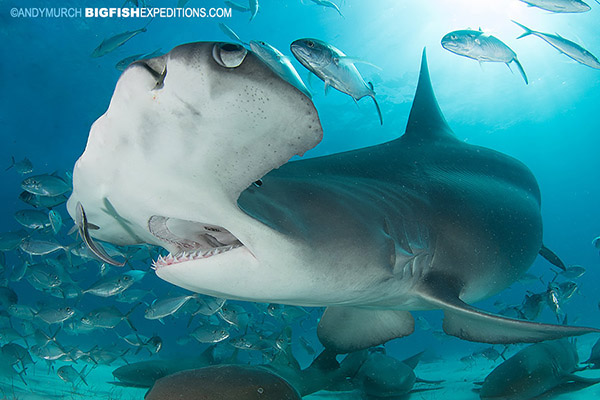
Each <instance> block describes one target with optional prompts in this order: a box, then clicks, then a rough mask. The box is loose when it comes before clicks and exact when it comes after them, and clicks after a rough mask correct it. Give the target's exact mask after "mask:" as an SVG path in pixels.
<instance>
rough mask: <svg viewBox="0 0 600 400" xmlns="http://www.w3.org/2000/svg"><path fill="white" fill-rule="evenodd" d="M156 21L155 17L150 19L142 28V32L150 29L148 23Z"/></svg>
mask: <svg viewBox="0 0 600 400" xmlns="http://www.w3.org/2000/svg"><path fill="white" fill-rule="evenodd" d="M152 21H154V17H152V18H150V21H148V23H147V24H146V25H144V27H143V28H142V29H141V31H142V32H146V31H147V30H148V25H150V23H151V22H152Z"/></svg>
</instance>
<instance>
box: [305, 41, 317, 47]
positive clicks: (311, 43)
mask: <svg viewBox="0 0 600 400" xmlns="http://www.w3.org/2000/svg"><path fill="white" fill-rule="evenodd" d="M306 45H307V46H308V47H310V48H311V49H312V48H314V47H315V42H313V41H312V40H309V41H307V42H306Z"/></svg>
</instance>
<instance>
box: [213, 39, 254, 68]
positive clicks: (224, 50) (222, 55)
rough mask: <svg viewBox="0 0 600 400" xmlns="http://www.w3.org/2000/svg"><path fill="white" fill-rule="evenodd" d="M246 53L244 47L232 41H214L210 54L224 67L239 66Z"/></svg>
mask: <svg viewBox="0 0 600 400" xmlns="http://www.w3.org/2000/svg"><path fill="white" fill-rule="evenodd" d="M246 54H248V50H246V49H245V48H244V47H242V46H240V45H237V44H233V43H215V45H214V46H213V51H212V56H213V59H214V60H215V62H216V63H217V64H219V65H220V66H221V67H224V68H236V67H239V66H240V65H241V64H242V62H244V59H245V58H246Z"/></svg>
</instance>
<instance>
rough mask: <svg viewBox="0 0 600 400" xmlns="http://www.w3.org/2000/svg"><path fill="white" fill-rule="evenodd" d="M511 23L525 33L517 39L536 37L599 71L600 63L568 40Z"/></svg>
mask: <svg viewBox="0 0 600 400" xmlns="http://www.w3.org/2000/svg"><path fill="white" fill-rule="evenodd" d="M513 22H514V23H515V24H517V25H519V26H520V27H521V28H523V29H524V30H525V33H523V34H522V35H521V36H519V37H518V38H517V39H521V38H523V37H525V36H529V35H534V36H537V37H539V38H540V39H543V40H545V41H546V42H547V43H548V44H549V45H550V46H552V47H554V48H555V49H556V50H558V51H560V52H561V53H563V54H564V55H566V56H567V57H570V58H572V59H573V60H575V61H577V62H578V63H581V64H583V65H587V66H588V67H591V68H595V69H600V61H598V59H597V58H596V57H595V56H594V55H593V54H592V53H590V52H589V51H587V50H586V49H584V48H583V47H581V46H580V45H578V44H577V43H574V42H571V41H570V40H567V39H565V38H564V37H562V36H560V35H558V34H557V35H551V34H549V33H543V32H538V31H534V30H531V29H529V28H528V27H526V26H525V25H522V24H520V23H518V22H517V21H513Z"/></svg>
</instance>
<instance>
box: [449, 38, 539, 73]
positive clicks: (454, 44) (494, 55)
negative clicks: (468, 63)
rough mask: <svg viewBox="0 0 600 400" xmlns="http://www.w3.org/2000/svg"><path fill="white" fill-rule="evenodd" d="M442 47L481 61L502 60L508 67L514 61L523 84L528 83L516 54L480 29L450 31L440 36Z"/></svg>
mask: <svg viewBox="0 0 600 400" xmlns="http://www.w3.org/2000/svg"><path fill="white" fill-rule="evenodd" d="M442 47H443V48H444V49H446V50H448V51H450V52H452V53H454V54H458V55H460V56H463V57H467V58H471V59H473V60H477V61H479V62H480V63H482V62H503V63H505V64H506V65H507V66H508V68H510V63H511V62H514V63H515V64H516V65H517V69H518V70H519V72H520V73H521V76H522V77H523V80H524V81H525V84H528V83H529V80H528V79H527V75H526V74H525V70H524V69H523V66H522V65H521V63H520V62H519V59H518V58H517V54H516V53H515V52H514V51H513V50H512V49H511V48H510V47H508V46H507V45H506V44H505V43H504V42H503V41H501V40H500V39H498V38H497V37H495V36H492V35H488V34H486V33H484V32H483V31H481V30H478V31H474V30H472V29H463V30H459V31H452V32H449V33H447V34H446V35H444V37H443V38H442Z"/></svg>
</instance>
